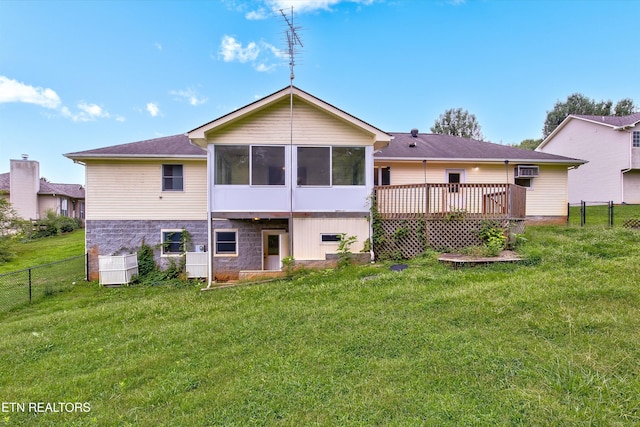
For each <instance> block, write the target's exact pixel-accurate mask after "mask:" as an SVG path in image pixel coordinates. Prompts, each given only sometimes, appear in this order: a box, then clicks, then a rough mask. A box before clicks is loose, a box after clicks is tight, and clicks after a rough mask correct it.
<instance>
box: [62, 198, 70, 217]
mask: <svg viewBox="0 0 640 427" xmlns="http://www.w3.org/2000/svg"><path fill="white" fill-rule="evenodd" d="M60 216H69V201H68V200H67V199H60Z"/></svg>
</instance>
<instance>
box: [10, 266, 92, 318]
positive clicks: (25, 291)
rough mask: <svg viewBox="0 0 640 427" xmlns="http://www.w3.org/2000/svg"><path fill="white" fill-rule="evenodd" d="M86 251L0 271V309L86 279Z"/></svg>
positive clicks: (23, 303)
mask: <svg viewBox="0 0 640 427" xmlns="http://www.w3.org/2000/svg"><path fill="white" fill-rule="evenodd" d="M86 267H87V255H80V256H76V257H72V258H67V259H65V260H62V261H57V262H53V263H50V264H44V265H39V266H37V267H31V268H27V269H24V270H19V271H14V272H11V273H5V274H0V313H5V312H7V311H10V310H13V309H14V308H16V307H19V306H22V305H25V304H29V303H31V302H34V301H37V300H40V299H43V298H45V297H47V296H51V295H54V294H56V293H58V292H62V291H65V290H67V289H70V288H71V287H73V286H74V285H75V284H76V283H79V282H81V281H83V280H86V279H87V273H86Z"/></svg>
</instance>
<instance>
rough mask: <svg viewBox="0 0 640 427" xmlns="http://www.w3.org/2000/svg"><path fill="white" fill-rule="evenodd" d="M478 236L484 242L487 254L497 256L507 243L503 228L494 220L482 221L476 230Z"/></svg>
mask: <svg viewBox="0 0 640 427" xmlns="http://www.w3.org/2000/svg"><path fill="white" fill-rule="evenodd" d="M478 237H479V238H480V239H481V240H482V242H483V243H484V247H485V249H486V251H487V256H497V255H498V254H500V252H502V251H503V250H504V248H505V247H506V244H507V237H506V236H505V235H504V229H503V228H502V226H501V225H500V224H499V223H498V222H496V221H482V224H481V226H480V230H478Z"/></svg>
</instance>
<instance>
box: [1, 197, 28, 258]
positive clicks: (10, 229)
mask: <svg viewBox="0 0 640 427" xmlns="http://www.w3.org/2000/svg"><path fill="white" fill-rule="evenodd" d="M27 224H28V222H27V221H25V220H23V219H22V218H20V217H19V216H18V214H17V213H16V211H15V210H14V209H13V206H11V203H9V201H8V200H7V199H5V198H4V197H0V263H2V262H6V261H10V260H11V259H12V258H14V257H15V254H14V253H13V252H12V251H11V247H10V242H11V239H13V238H14V237H16V236H19V235H21V233H22V232H23V231H24V230H25V227H26V225H27Z"/></svg>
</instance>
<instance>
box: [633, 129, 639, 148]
mask: <svg viewBox="0 0 640 427" xmlns="http://www.w3.org/2000/svg"><path fill="white" fill-rule="evenodd" d="M633 147H634V148H640V131H637V130H634V131H633Z"/></svg>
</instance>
